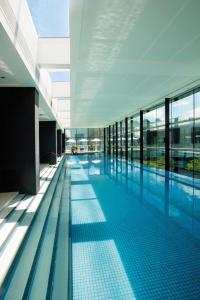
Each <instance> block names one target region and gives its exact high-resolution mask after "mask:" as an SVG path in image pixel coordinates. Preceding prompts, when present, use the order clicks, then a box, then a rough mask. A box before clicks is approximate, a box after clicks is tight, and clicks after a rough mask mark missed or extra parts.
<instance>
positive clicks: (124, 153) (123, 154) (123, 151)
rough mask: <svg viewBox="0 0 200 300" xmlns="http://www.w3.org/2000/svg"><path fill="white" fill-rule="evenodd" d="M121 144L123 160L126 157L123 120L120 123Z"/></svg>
mask: <svg viewBox="0 0 200 300" xmlns="http://www.w3.org/2000/svg"><path fill="white" fill-rule="evenodd" d="M121 126H122V127H121V132H122V134H121V143H122V148H121V149H122V158H125V155H126V132H125V120H123V121H122V122H121Z"/></svg>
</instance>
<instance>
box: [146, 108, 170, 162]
mask: <svg viewBox="0 0 200 300" xmlns="http://www.w3.org/2000/svg"><path fill="white" fill-rule="evenodd" d="M143 120H144V127H143V135H144V149H143V151H144V153H143V155H144V159H143V161H144V164H148V165H150V166H152V167H155V168H165V107H164V105H163V106H160V107H157V108H155V109H153V110H151V111H147V112H144V115H143Z"/></svg>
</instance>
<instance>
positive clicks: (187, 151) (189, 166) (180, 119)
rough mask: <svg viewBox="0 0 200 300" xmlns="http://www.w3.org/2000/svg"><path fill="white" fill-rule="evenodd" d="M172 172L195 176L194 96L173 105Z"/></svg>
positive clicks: (171, 133)
mask: <svg viewBox="0 0 200 300" xmlns="http://www.w3.org/2000/svg"><path fill="white" fill-rule="evenodd" d="M170 111H171V128H170V140H171V145H170V149H171V150H170V157H171V159H170V164H171V170H172V171H173V172H176V173H180V174H183V175H189V176H193V164H194V157H193V155H194V152H193V150H194V149H193V147H194V144H193V131H194V99H193V94H192V95H188V96H186V97H184V98H182V99H179V100H177V101H176V100H175V101H173V102H172V103H171V109H170Z"/></svg>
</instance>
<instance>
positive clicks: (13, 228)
mask: <svg viewBox="0 0 200 300" xmlns="http://www.w3.org/2000/svg"><path fill="white" fill-rule="evenodd" d="M58 165H59V163H58V164H57V166H50V167H48V168H47V169H45V170H44V172H43V173H42V179H41V187H40V190H39V193H38V194H37V195H36V196H28V195H26V196H24V195H18V196H17V197H19V199H18V198H16V200H17V201H15V202H14V199H13V202H14V203H13V204H12V203H11V204H10V205H9V206H8V207H7V208H5V209H4V210H3V211H1V214H2V218H1V220H3V221H2V224H1V226H0V233H1V235H0V245H1V247H0V266H1V268H0V299H3V297H4V294H5V292H6V290H7V286H8V282H9V280H10V277H11V273H12V272H11V269H13V266H14V265H15V263H14V262H16V260H17V256H18V253H19V252H20V251H19V250H20V247H21V246H22V243H23V241H24V240H25V237H26V235H27V233H28V231H29V229H30V228H31V224H32V221H33V220H34V217H35V215H36V212H37V209H38V208H39V207H40V205H41V204H42V203H43V198H44V194H45V191H46V190H47V188H48V186H49V184H50V180H51V178H52V177H53V176H54V174H55V172H56V170H57V168H56V167H58ZM47 192H48V190H47ZM20 197H21V198H20ZM11 266H12V268H11Z"/></svg>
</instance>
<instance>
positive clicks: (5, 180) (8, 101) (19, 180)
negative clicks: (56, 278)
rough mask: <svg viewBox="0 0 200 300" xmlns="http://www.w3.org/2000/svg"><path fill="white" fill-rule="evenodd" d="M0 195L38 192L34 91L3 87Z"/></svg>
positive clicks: (36, 127) (37, 104)
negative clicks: (3, 193) (15, 192)
mask: <svg viewBox="0 0 200 300" xmlns="http://www.w3.org/2000/svg"><path fill="white" fill-rule="evenodd" d="M0 94H1V100H2V101H1V118H0V133H1V147H0V192H9V191H19V192H20V193H28V194H36V193H37V191H38V189H39V97H38V92H37V90H36V89H35V88H21V87H18V88H16V87H2V88H0Z"/></svg>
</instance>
